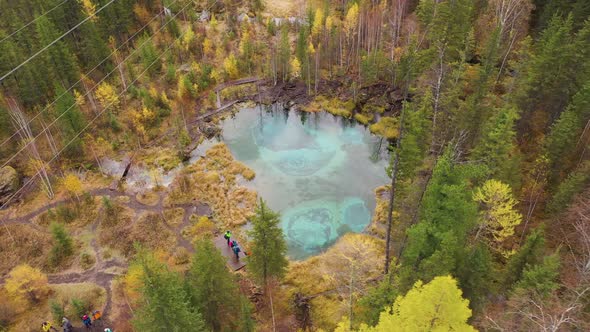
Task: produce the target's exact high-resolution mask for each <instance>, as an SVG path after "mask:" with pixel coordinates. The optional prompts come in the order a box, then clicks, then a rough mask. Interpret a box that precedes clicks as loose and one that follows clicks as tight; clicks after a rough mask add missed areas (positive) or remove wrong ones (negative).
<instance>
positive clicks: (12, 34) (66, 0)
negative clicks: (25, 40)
mask: <svg viewBox="0 0 590 332" xmlns="http://www.w3.org/2000/svg"><path fill="white" fill-rule="evenodd" d="M66 2H68V0H64V1H62V2H61V3H60V4H58V5H57V6H55V7H53V8H51V9H50V10H48V11H46V12H45V13H43V14H41V15H39V16H37V17H35V19H34V20H32V21H31V22H29V23H27V24H25V25H23V26H22V27H20V29H18V30H16V31H14V32H13V33H11V34H10V35H8V36H6V37H4V38H2V40H0V43H2V42H4V41H5V40H6V39H8V38H10V37H12V36H14V35H15V34H17V33H19V32H20V31H21V30H23V29H25V28H26V27H28V26H29V25H31V24H33V23H35V22H36V21H37V20H38V19H40V18H41V17H43V16H45V15H47V14H49V13H51V12H52V11H53V10H55V9H57V7H59V6H61V5H63V4H64V3H66Z"/></svg>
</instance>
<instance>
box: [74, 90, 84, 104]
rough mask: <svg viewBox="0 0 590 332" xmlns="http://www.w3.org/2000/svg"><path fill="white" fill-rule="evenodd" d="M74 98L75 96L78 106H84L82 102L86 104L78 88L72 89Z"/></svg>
mask: <svg viewBox="0 0 590 332" xmlns="http://www.w3.org/2000/svg"><path fill="white" fill-rule="evenodd" d="M74 98H76V104H77V105H78V106H79V107H82V106H84V104H86V100H85V99H84V96H83V95H82V94H81V93H80V92H79V91H78V90H74Z"/></svg>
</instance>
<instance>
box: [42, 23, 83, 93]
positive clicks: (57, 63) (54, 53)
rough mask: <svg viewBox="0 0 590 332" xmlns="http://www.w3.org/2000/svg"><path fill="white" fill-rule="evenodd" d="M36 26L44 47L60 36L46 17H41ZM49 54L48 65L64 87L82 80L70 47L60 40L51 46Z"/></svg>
mask: <svg viewBox="0 0 590 332" xmlns="http://www.w3.org/2000/svg"><path fill="white" fill-rule="evenodd" d="M36 26H37V35H38V36H39V40H40V42H41V45H42V47H45V46H47V45H49V44H51V43H52V42H53V41H55V40H56V39H57V38H58V37H59V36H60V33H59V31H58V30H57V29H56V28H55V25H54V24H53V23H52V22H51V21H49V19H48V18H47V17H46V16H39V18H38V19H37V21H36ZM47 52H48V54H49V60H48V63H49V64H50V66H51V71H52V73H53V76H54V78H55V79H57V80H59V82H61V84H62V85H63V86H68V87H69V86H72V85H73V84H74V83H76V82H77V81H78V79H79V78H80V72H79V69H78V64H77V62H76V58H75V57H74V55H73V54H72V53H71V52H70V49H69V47H68V45H67V44H66V43H65V42H64V41H63V40H60V41H58V42H56V43H55V44H53V45H52V46H50V47H49V48H48V50H47Z"/></svg>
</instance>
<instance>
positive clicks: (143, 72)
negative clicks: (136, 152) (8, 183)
mask: <svg viewBox="0 0 590 332" xmlns="http://www.w3.org/2000/svg"><path fill="white" fill-rule="evenodd" d="M185 8H186V6H185V7H184V8H183V9H181V10H180V11H179V12H178V13H180V12H182V11H184V9H185ZM177 15H178V14H177ZM175 17H176V15H175ZM169 22H170V21H169ZM166 24H168V23H166ZM166 24H165V25H166ZM165 25H164V26H165ZM186 31H188V29H187V30H185V31H184V32H183V33H182V34H181V35H180V37H182V36H184V34H185V33H186ZM172 45H174V42H172V43H170V44H169V45H168V47H167V48H166V50H164V51H163V52H162V53H160V55H158V57H157V58H156V59H155V60H154V61H152V63H150V64H149V66H147V68H145V69H144V70H143V71H142V72H141V73H140V74H139V76H137V77H136V78H135V79H134V80H133V82H131V84H129V85H128V86H127V88H125V89H124V90H123V92H122V93H120V94H119V97H122V96H123V94H124V93H125V92H127V90H128V89H129V87H131V86H132V85H133V84H134V83H135V82H137V81H138V80H139V78H140V77H142V76H143V75H144V74H145V73H146V72H147V71H148V70H149V69H150V68H151V67H152V66H153V65H154V64H155V63H156V62H158V61H159V60H160V58H161V57H162V56H163V55H164V54H165V53H167V52H168V51H169V50H170V49H171V48H172ZM112 105H114V102H111V103H110V104H109V105H107V106H106V107H104V108H103V110H102V111H100V112H99V113H98V114H97V115H96V116H95V117H94V118H93V119H92V120H91V121H90V122H89V123H88V124H87V125H86V126H85V127H84V128H82V130H81V131H80V132H79V133H77V134H76V136H74V137H73V138H72V139H71V140H70V141H69V142H68V143H67V144H66V145H64V146H63V147H62V149H61V150H59V151H58V152H57V153H56V154H55V155H54V156H53V158H51V160H49V161H48V162H46V163H43V164H42V165H41V169H40V170H38V171H37V172H36V173H35V174H33V175H32V176H31V177H30V178H29V179H28V181H27V182H25V184H23V186H22V187H21V188H20V189H18V190H17V191H16V192H15V193H14V194H12V195H11V196H10V197H9V198H8V200H6V202H5V203H4V204H3V208H4V207H6V206H8V205H9V204H10V202H12V200H13V199H14V198H15V197H16V196H17V195H18V194H19V193H20V192H21V191H22V190H24V188H26V187H27V186H28V185H29V184H30V183H31V182H32V181H33V180H34V179H35V178H36V177H37V176H39V174H40V173H41V171H43V170H46V167H47V165H49V164H51V163H52V162H54V161H55V160H56V159H57V157H58V156H59V155H60V154H62V153H63V152H64V151H65V150H66V148H67V147H68V146H69V145H70V144H72V143H73V142H74V141H75V140H76V139H77V138H78V137H79V136H80V135H82V133H83V132H84V131H86V129H88V128H89V127H90V125H92V123H94V121H96V120H97V119H98V118H99V117H100V116H101V115H102V114H103V113H104V112H105V111H106V110H107V109H108V108H109V107H111V106H112Z"/></svg>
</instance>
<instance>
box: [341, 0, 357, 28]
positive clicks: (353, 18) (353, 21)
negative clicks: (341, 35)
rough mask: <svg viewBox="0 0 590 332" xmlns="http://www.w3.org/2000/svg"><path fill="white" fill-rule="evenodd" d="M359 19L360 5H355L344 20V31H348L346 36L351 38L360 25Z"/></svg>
mask: <svg viewBox="0 0 590 332" xmlns="http://www.w3.org/2000/svg"><path fill="white" fill-rule="evenodd" d="M358 17H359V5H358V4H357V3H355V4H354V5H352V6H351V7H350V9H348V12H347V13H346V18H345V20H344V29H345V30H346V34H347V35H348V36H350V34H351V33H352V32H353V31H354V30H356V27H357V25H358Z"/></svg>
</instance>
